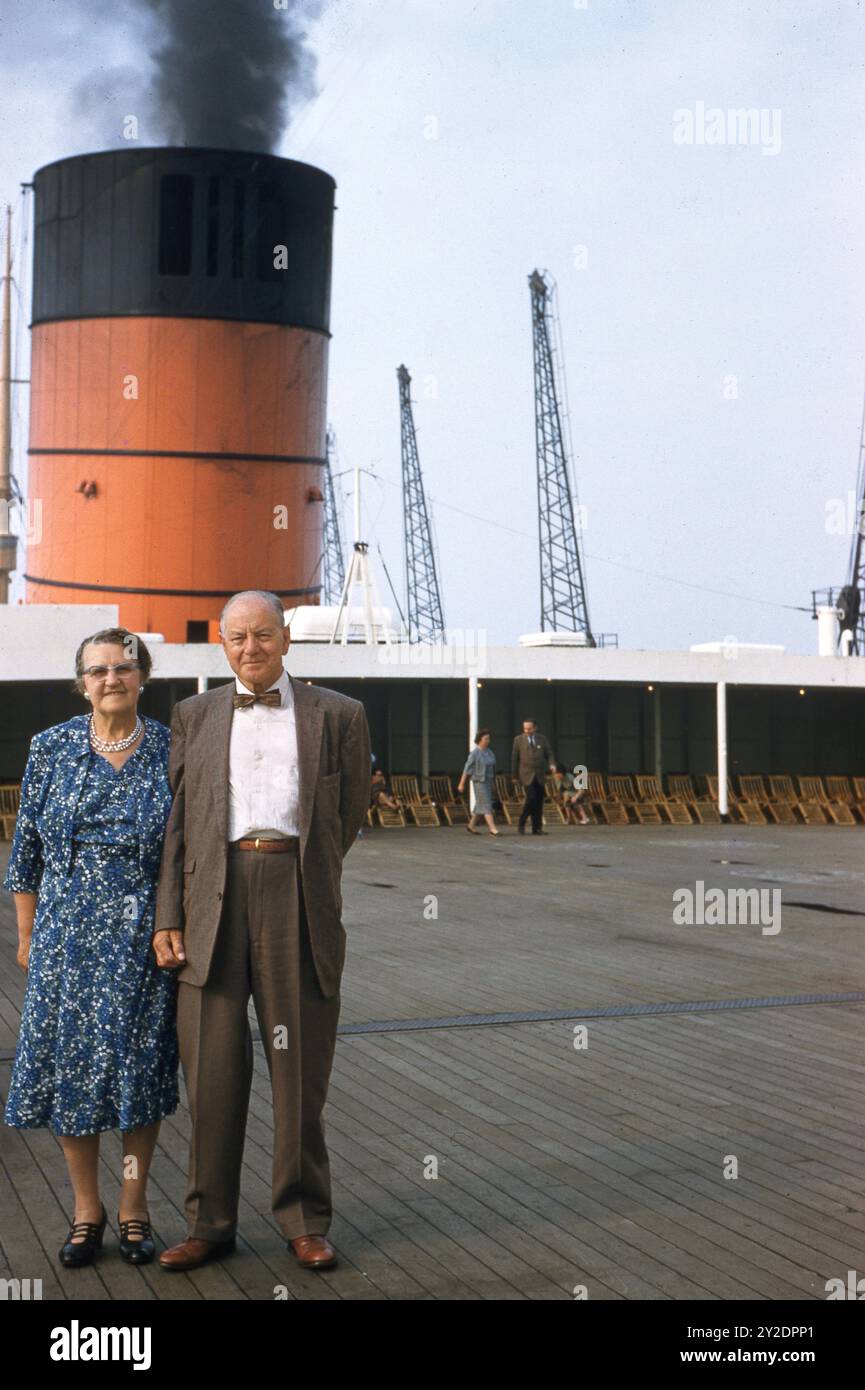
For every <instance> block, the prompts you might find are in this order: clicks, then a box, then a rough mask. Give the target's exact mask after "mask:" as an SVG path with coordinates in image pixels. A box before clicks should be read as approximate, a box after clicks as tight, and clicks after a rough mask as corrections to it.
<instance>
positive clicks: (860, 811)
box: [826, 777, 865, 823]
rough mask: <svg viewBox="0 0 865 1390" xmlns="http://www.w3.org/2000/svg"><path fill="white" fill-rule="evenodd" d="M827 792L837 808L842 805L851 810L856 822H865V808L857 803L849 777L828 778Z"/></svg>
mask: <svg viewBox="0 0 865 1390" xmlns="http://www.w3.org/2000/svg"><path fill="white" fill-rule="evenodd" d="M826 791H827V793H828V795H829V797H830V798H831V800H832V801H833V802H834V803H835V805H836V806H837V805H838V804H840V805H842V806H847V807H848V808H849V810H850V812H851V814H852V815H853V818H854V822H856V823H859V822H862V821H865V806H860V805H859V804H858V803H857V801H856V797H855V796H854V795H853V788H852V787H851V785H850V779H849V777H827V778H826Z"/></svg>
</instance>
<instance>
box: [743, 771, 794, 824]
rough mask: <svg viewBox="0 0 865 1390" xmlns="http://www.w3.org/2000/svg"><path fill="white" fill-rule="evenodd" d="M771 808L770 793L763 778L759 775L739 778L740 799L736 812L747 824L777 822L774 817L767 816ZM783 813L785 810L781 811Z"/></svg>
mask: <svg viewBox="0 0 865 1390" xmlns="http://www.w3.org/2000/svg"><path fill="white" fill-rule="evenodd" d="M768 808H769V793H768V792H767V790H766V788H765V786H764V785H763V778H762V777H759V776H748V777H740V778H739V800H738V801H737V802H736V814H737V816H738V817H739V819H740V820H742V821H744V823H745V825H769V823H770V818H771V823H772V824H775V823H776V822H775V820H774V818H773V817H770V816H767V815H766V812H767V810H768ZM781 814H782V815H783V812H782V813H781Z"/></svg>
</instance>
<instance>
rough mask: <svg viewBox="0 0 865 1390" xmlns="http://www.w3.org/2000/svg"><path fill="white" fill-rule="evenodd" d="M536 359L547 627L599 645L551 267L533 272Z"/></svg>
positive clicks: (544, 628) (543, 601) (544, 624)
mask: <svg viewBox="0 0 865 1390" xmlns="http://www.w3.org/2000/svg"><path fill="white" fill-rule="evenodd" d="M529 288H530V291H531V301H532V339H533V346H534V364H535V448H536V453H537V464H538V529H539V547H540V572H541V631H542V632H546V631H547V630H548V629H551V630H553V631H559V632H581V633H583V634H584V635H585V641H586V645H587V646H590V647H594V646H596V645H597V643H596V642H595V639H594V637H593V636H592V631H591V627H590V625H589V608H588V598H587V595H586V585H585V580H584V578H583V566H582V560H581V557H580V539H579V532H578V530H577V525H576V520H575V516H574V504H573V498H572V495H571V483H570V477H569V474H568V448H567V444H566V438H565V432H564V429H563V410H562V405H563V403H564V399H565V396H564V385H565V383H564V368H563V364H562V363H558V364H557V363H556V353H555V338H554V333H553V330H554V328H555V323H556V321H555V308H554V296H555V281H554V280H553V278H552V276H551V275H549V274H548V272H546V271H544V272H541V271H539V270H534V271H532V274H531V275H530V276H529ZM557 365H558V373H557V370H556V368H557Z"/></svg>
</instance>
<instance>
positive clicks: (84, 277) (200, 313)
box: [33, 147, 336, 333]
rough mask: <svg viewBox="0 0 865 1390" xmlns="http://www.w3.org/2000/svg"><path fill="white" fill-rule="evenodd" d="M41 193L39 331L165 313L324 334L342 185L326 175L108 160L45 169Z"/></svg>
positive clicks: (227, 153) (273, 159) (228, 160)
mask: <svg viewBox="0 0 865 1390" xmlns="http://www.w3.org/2000/svg"><path fill="white" fill-rule="evenodd" d="M34 186H35V233H34V249H33V323H34V324H38V323H45V322H49V321H51V320H54V319H77V318H94V317H104V316H113V315H117V314H164V315H168V316H170V317H187V318H216V319H241V320H244V321H246V322H258V323H282V324H293V325H296V326H298V327H304V328H311V329H315V330H318V331H320V332H324V333H327V332H329V322H330V275H331V247H332V239H333V210H334V191H335V188H336V185H335V183H334V180H333V179H332V178H331V176H330V175H329V174H325V173H324V172H323V171H322V170H321V169H316V168H314V167H313V166H312V165H310V164H302V163H299V162H298V161H296V160H293V159H281V158H279V156H277V155H269V154H254V153H247V152H245V151H238V150H217V149H187V148H184V147H180V148H173V147H170V148H165V149H162V148H155V149H129V150H106V151H103V152H100V153H97V154H83V155H75V156H73V157H72V158H70V159H60V160H57V161H56V163H54V164H46V165H45V166H44V167H43V168H42V169H39V170H38V171H37V173H36V175H35V178H34ZM282 247H284V248H285V250H284V251H283V250H280V249H279V248H282ZM274 248H277V249H276V250H275V249H274ZM275 262H276V263H275Z"/></svg>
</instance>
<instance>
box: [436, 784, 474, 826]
mask: <svg viewBox="0 0 865 1390" xmlns="http://www.w3.org/2000/svg"><path fill="white" fill-rule="evenodd" d="M429 789H430V796H431V797H432V799H433V802H434V803H435V805H436V806H437V807H438V809H439V811H440V813H441V814H442V815H443V816H444V818H445V820H446V821H447V823H448V825H467V824H468V819H469V807H468V796H469V789H468V783H467V784H466V788H465V800H463V801H458V800H457V798H456V797H455V795H454V789H453V783H452V782H451V779H450V777H448V775H447V773H444V772H440V773H436V774H435V775H434V776H432V777H430V779H429Z"/></svg>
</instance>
